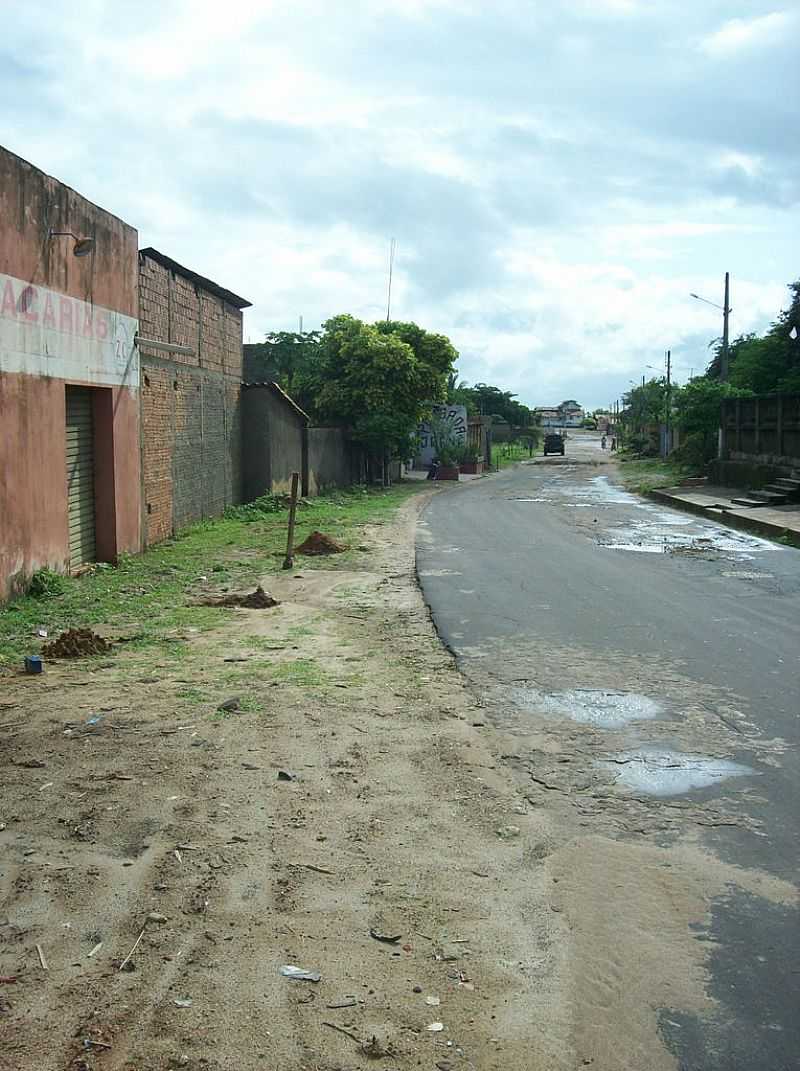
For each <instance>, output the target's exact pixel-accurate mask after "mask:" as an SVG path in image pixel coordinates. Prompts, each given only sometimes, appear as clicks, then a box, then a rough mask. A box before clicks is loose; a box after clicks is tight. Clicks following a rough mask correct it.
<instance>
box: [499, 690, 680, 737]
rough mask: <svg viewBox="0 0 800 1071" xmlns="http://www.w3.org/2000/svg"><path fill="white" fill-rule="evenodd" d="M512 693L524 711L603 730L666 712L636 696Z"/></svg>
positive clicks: (576, 692) (579, 692)
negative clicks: (566, 719) (564, 719)
mask: <svg viewBox="0 0 800 1071" xmlns="http://www.w3.org/2000/svg"><path fill="white" fill-rule="evenodd" d="M510 693H511V698H512V700H513V702H514V703H515V704H516V705H517V706H518V707H521V708H522V709H523V710H531V711H535V712H536V713H537V714H542V713H544V714H550V715H552V716H554V717H559V718H569V719H570V720H571V721H577V722H581V723H582V724H584V725H595V726H597V727H598V728H600V729H619V728H621V727H622V726H623V725H627V724H628V722H631V721H647V720H649V719H651V718H656V717H658V715H659V714H660V713H661V712H662V709H663V708H662V706H661V704H660V703H657V702H656V701H655V700H654V699H650V698H649V697H648V696H646V695H637V694H636V693H635V692H606V691H602V690H600V689H593V688H575V689H571V690H570V691H567V692H554V693H552V694H548V693H545V692H539V691H537V690H536V689H535V688H524V687H516V688H511V689H510Z"/></svg>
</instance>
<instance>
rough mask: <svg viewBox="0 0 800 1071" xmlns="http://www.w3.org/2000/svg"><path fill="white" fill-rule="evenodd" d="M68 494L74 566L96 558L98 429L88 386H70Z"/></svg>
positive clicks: (71, 550)
mask: <svg viewBox="0 0 800 1071" xmlns="http://www.w3.org/2000/svg"><path fill="white" fill-rule="evenodd" d="M66 393H67V498H68V502H69V564H70V568H71V569H75V568H77V566H79V565H83V563H84V562H93V561H94V559H95V541H94V429H93V426H92V395H91V390H90V389H89V388H88V387H67V388H66Z"/></svg>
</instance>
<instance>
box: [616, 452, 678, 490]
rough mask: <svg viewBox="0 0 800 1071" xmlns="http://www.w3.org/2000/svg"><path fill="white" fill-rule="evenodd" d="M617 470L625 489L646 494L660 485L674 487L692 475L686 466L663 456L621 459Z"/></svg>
mask: <svg viewBox="0 0 800 1071" xmlns="http://www.w3.org/2000/svg"><path fill="white" fill-rule="evenodd" d="M619 472H620V476H621V477H622V482H623V483H624V485H625V487H626V489H627V490H628V491H635V492H636V493H637V494H640V495H646V494H648V492H650V491H656V490H658V489H659V488H660V487H675V486H676V485H677V484H679V483H680V482H681V481H682V480H685V479H686V477H687V476H691V475H692V470H691V469H690V468H689V467H688V466H686V465H682V464H680V463H679V462H677V461H669V460H666V459H663V458H646V459H643V460H638V461H634V460H631V461H627V460H623V461H621V462H620V466H619Z"/></svg>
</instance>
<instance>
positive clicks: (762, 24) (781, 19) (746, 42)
mask: <svg viewBox="0 0 800 1071" xmlns="http://www.w3.org/2000/svg"><path fill="white" fill-rule="evenodd" d="M797 21H798V17H797V14H796V13H795V12H792V11H771V12H770V13H769V14H768V15H756V16H754V17H753V18H751V19H729V20H728V21H727V22H726V23H724V24H723V25H722V26H721V27H720V29H718V30H715V31H714V32H713V33H710V34H708V35H706V36H705V37H703V38H702V39H701V41H700V48H701V49H702V51H703V52H705V53H706V54H707V55H709V56H713V57H714V58H715V59H724V58H726V57H728V56H731V55H733V54H735V53H737V52H741V51H743V50H745V49H751V48H765V47H769V46H770V45H775V44H779V43H781V42H784V41H786V40H787V39H788V40H790V41H791V40H793V38H792V33H793V31H794V29H795V28H796V26H797ZM794 44H795V45H796V41H794Z"/></svg>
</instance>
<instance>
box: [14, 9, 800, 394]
mask: <svg viewBox="0 0 800 1071" xmlns="http://www.w3.org/2000/svg"><path fill="white" fill-rule="evenodd" d="M3 8H5V12H4V14H3V20H2V22H3V34H2V38H1V39H0V99H1V100H2V101H3V107H2V109H0V143H1V144H3V145H5V146H6V148H9V149H11V150H12V151H13V152H16V153H18V154H19V155H20V156H23V157H24V158H25V159H27V160H29V161H31V162H32V163H33V164H35V165H36V166H38V167H40V168H42V169H43V170H45V171H47V172H49V173H50V174H53V175H55V176H56V177H57V178H59V179H60V180H62V181H64V182H66V183H67V184H69V185H71V186H73V187H75V188H76V189H77V190H78V191H79V192H80V193H82V194H83V195H84V196H86V197H88V198H90V199H91V200H93V201H95V202H96V203H98V204H100V205H102V206H103V207H104V208H106V209H107V210H109V211H111V212H113V213H115V214H116V215H118V216H121V217H122V218H123V219H124V220H125V221H126V222H128V223H130V224H131V225H133V226H135V227H137V228H138V230H139V240H140V245H141V246H142V247H144V246H151V245H152V246H155V247H156V248H157V249H159V250H161V251H162V252H164V253H166V254H167V255H168V256H171V257H172V258H173V259H175V260H177V261H179V262H180V263H182V264H185V265H186V266H188V267H190V268H192V269H194V270H195V271H197V272H199V273H201V274H203V275H206V276H208V277H210V278H212V279H214V280H215V281H216V282H218V283H220V284H221V285H222V286H225V287H226V288H228V289H230V290H233V291H234V292H236V293H237V294H241V295H242V296H243V297H246V298H247V299H248V300H250V301H251V302H252V303H253V308H252V309H248V310H247V311H246V313H245V341H252V342H257V341H260V340H261V339H263V337H264V335H265V333H266V332H268V331H274V330H296V329H297V327H298V323H299V317H300V316H301V315H302V317H303V325H304V328H305V330H310V329H312V328H315V327H318V326H319V325H320V324H321V323H322V322H324V321H325V320H326V319H327V318H328V317H330V316H333V315H336V314H337V313H341V312H349V313H352V314H353V315H355V316H358V317H360V318H361V319H365V320H375V319H379V318H381V317H385V315H386V303H387V283H388V260H389V247H390V241H391V239H392V238H394V239H395V240H396V254H395V262H394V277H393V287H392V306H391V312H392V317H393V318H395V319H402V320H414V321H416V322H417V323H419V324H420V325H421V326H423V327H425V328H427V329H428V330H431V331H437V332H441V333H444V334H446V335H449V336H450V338H451V339H452V341H453V343H454V344H455V346H456V348H457V349H458V351H459V353H460V358H459V362H458V371H459V374H460V376H461V378H463V379H465V380H467V381H468V382H470V383H474V382H489V383H493V384H495V385H497V386H499V387H501V388H502V389H504V390H511V391H513V392H514V393H516V394H517V395H518V396H519V398H520V400H521V401H523V402H525V403H526V404H528V405H551V404H556V403H558V402H559V401H561V400H563V399H567V398H575V399H577V400H578V401H579V402H581V403H582V404H583V405H585V406H587V407H588V408H596V407H599V406H605V405H608V404H609V403H610V402H612V401H613V400H614V399H616V398H619V397H620V396H621V394H622V392H623V391H625V390H626V389H627V388H628V386H629V384H630V382H631V381H632V380H633V381H639V380H640V379H641V376H642V375H647V376H648V377H649V376H651V375H656V374H659V372H660V371H661V369H662V368H663V363H664V352H665V350H667V349H668V348H669V349H671V352H672V358H673V368H674V372H675V375H676V378H677V379H678V381H679V382H684V381H685V380H686V379H687V378H688V376H689V375H690V373H691V372H692V370H693V371H694V372H695V373H699V372H700V371H702V370H703V368H704V367H705V365H706V364H707V363H708V360H709V356H710V354H709V349H708V346H709V343H710V342H711V341H712V340H713V339H714V338H715V337H717V336H719V335H720V334H721V321H722V316H721V312H719V311H718V310H717V309H714V308H713V307H711V306H710V305H708V304H703V303H701V302H699V301H695V300H693V299H692V298H691V297H690V296H689V295H690V293H691V292H695V293H698V294H701V295H702V296H704V297H706V298H708V299H709V300H710V301H713V302H716V303H717V304H720V305H721V304H722V301H723V278H724V273H725V271H729V272H730V273H731V280H732V281H731V306H732V308H733V314H732V317H731V331H732V336H735V335H738V334H740V333H744V332H749V331H762V330H764V329H765V328H766V327H767V326H768V325H769V323H770V322H771V321H772V320H773V319H774V318H775V317H776V316H777V314H778V312H779V310H780V309H781V308H782V307H785V306H786V304H787V303H788V302H787V291H786V284H787V283H788V282H790V281H791V280H793V279H796V278H797V277H798V276H800V256H798V249H800V242H799V241H798V238H800V234H799V233H798V231H799V229H800V228H798V218H799V217H798V207H799V203H800V138H799V137H798V130H799V129H800V124H798V111H799V110H800V109H799V106H800V73H798V72H800V64H798V61H797V57H798V49H799V48H800V8H798V6H797V4H796V3H795V2H789V0H783V2H781V0H764V2H761V0H742V2H739V0H725V2H724V3H723V2H721V0H719V2H718V0H702V2H700V3H698V2H697V0H692V2H686V0H571V2H566V0H563V2H562V0H527V2H525V0H336V2H335V3H334V2H332V0H327V2H325V0H291V2H289V0H260V2H254V0H253V2H251V0H241V2H237V0H231V2H230V3H228V4H227V5H221V4H219V3H210V2H207V0H158V2H152V0H140V2H137V3H136V4H133V3H123V2H117V3H109V2H103V0H81V2H80V4H79V5H75V4H74V3H62V2H61V0H26V3H25V4H24V5H23V4H18V3H16V2H14V0H0V9H3Z"/></svg>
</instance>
